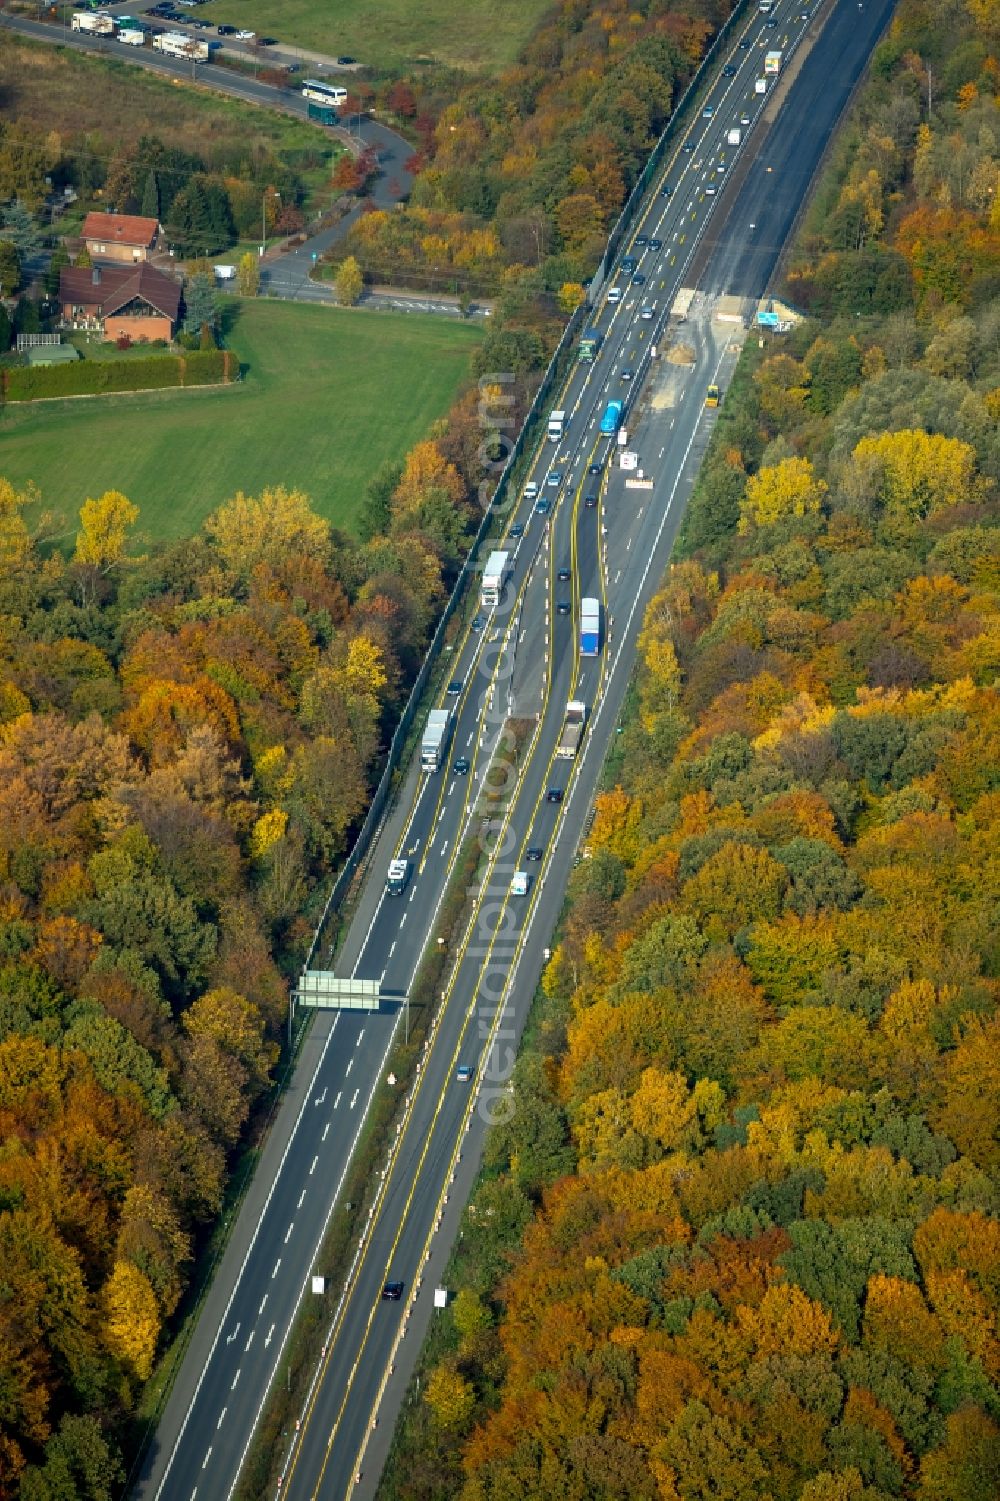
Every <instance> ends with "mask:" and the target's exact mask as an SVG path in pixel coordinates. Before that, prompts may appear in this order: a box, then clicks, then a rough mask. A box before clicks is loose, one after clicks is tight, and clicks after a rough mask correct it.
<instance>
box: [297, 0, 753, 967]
mask: <svg viewBox="0 0 1000 1501" xmlns="http://www.w3.org/2000/svg"><path fill="white" fill-rule="evenodd" d="M754 4H755V0H739V3H738V4H737V5H736V7H735V8H734V9H733V11H732V13H731V14H730V16H729V17H728V19H727V20H726V21H725V23H724V24H723V26H722V27H721V28H720V30H719V32H718V34H717V35H716V37H715V38H714V40H713V42H712V44H711V46H710V47H709V49H708V51H707V52H706V53H705V56H704V58H703V59H702V61H701V63H700V64H699V66H698V69H697V71H696V72H695V75H694V77H693V78H692V79H691V82H690V83H689V84H688V86H687V88H686V89H685V90H684V92H683V94H682V95H681V97H680V99H679V100H678V102H677V105H676V107H675V109H674V111H673V113H672V114H671V116H670V119H669V120H668V121H667V124H666V125H665V126H664V128H663V131H662V133H661V135H660V137H659V139H658V141H657V142H656V145H655V146H654V147H653V149H652V151H651V152H650V154H649V158H648V160H647V162H646V165H645V166H644V167H643V169H642V172H641V173H640V174H639V177H638V179H637V181H636V183H635V186H634V187H633V189H632V191H631V193H630V194H629V196H628V199H627V201H626V203H625V206H624V208H623V209H622V211H621V213H620V214H619V216H618V219H617V221H616V223H615V226H614V228H613V229H612V231H611V233H610V235H609V236H608V244H607V248H606V250H605V252H604V255H603V257H602V258H601V263H600V265H599V267H598V269H597V271H596V272H595V273H594V276H593V278H592V280H591V283H590V288H589V295H588V299H587V302H586V303H582V304H581V305H580V307H578V308H577V309H576V310H575V312H574V313H573V315H572V317H571V318H570V320H569V322H568V323H567V324H566V327H565V328H564V330H563V333H562V337H561V338H560V340H559V343H558V344H557V345H556V348H555V350H554V352H553V355H552V358H551V359H550V360H549V363H548V365H547V366H546V369H545V373H544V374H543V376H542V379H541V382H540V384H539V387H538V390H537V391H536V392H535V398H534V400H533V401H532V403H531V406H530V408H529V409H528V413H527V415H526V417H525V419H524V422H523V423H522V425H521V430H520V432H519V433H518V435H517V437H516V438H515V439H514V442H513V444H512V446H511V449H510V453H509V454H508V455H507V460H506V462H505V464H504V467H503V470H502V472H501V474H500V478H499V479H498V481H497V485H496V489H495V490H494V492H493V495H492V497H491V498H490V501H489V504H488V505H487V506H486V508H485V510H484V513H483V519H482V521H481V522H480V524H479V528H478V530H477V532H476V535H475V537H474V539H473V541H472V545H471V547H470V548H469V552H468V554H467V556H466V559H465V562H464V563H463V564H462V567H461V569H460V570H459V573H458V577H457V578H456V580H455V584H454V587H453V589H452V591H451V594H450V595H449V596H448V600H447V603H446V604H445V607H444V609H443V610H442V612H441V616H440V619H439V620H438V623H437V627H436V629H435V631H434V635H433V636H432V638H431V642H430V645H429V646H428V648H427V652H426V655H425V656H424V660H423V662H422V663H421V666H420V671H419V672H418V673H417V676H416V678H415V679H414V682H413V687H412V688H411V689H410V692H409V696H408V697H407V700H406V703H405V705H404V706H403V711H402V713H401V714H400V716H399V723H398V724H397V725H396V729H395V732H394V734H393V737H392V741H391V742H390V745H389V751H388V754H387V756H386V762H385V767H384V768H383V771H382V775H381V777H380V778H379V782H378V786H377V787H376V788H375V791H374V793H373V794H372V800H371V804H370V806H369V809H368V813H367V815H366V817H365V821H364V823H363V824H362V825H361V828H360V829H359V831H358V834H357V838H356V839H355V841H354V844H353V846H352V849H351V852H350V854H349V855H348V857H347V859H346V860H345V861H344V864H343V867H342V869H341V870H340V873H339V874H338V876H337V879H336V880H335V881H334V883H333V886H332V888H331V890H330V894H329V896H328V897H327V899H326V904H325V905H324V907H323V912H322V915H321V916H320V919H319V921H318V923H317V924H316V930H315V932H314V933H313V938H312V942H311V944H310V945H309V952H308V954H307V955H306V958H305V963H304V964H303V966H302V967H303V969H304V970H305V969H308V968H309V966H310V964H311V963H312V959H313V955H314V954H315V952H316V950H317V948H318V947H319V946H320V944H321V942H322V937H323V932H324V930H325V928H326V925H327V923H328V921H329V919H330V916H331V914H332V913H333V912H334V911H335V910H336V908H337V907H338V906H339V904H340V902H341V901H342V900H343V898H344V896H345V894H346V892H347V890H348V887H349V886H350V883H351V881H352V880H353V878H354V875H355V873H356V871H357V869H358V867H359V866H360V864H361V862H362V860H363V859H364V858H365V855H366V854H367V853H368V848H369V845H370V844H371V841H372V838H373V836H374V834H375V832H376V830H377V829H378V827H379V824H380V823H381V820H382V816H383V814H384V812H385V809H386V805H387V803H388V801H389V797H390V794H391V791H392V783H393V777H394V775H395V773H396V770H397V768H398V766H399V764H400V761H401V759H402V754H403V749H404V747H405V745H406V741H407V738H408V736H409V733H410V730H411V728H412V726H413V723H414V721H415V719H416V718H417V714H418V712H419V709H420V703H421V699H422V698H423V695H424V691H425V689H426V687H427V681H428V678H429V677H430V674H431V671H432V669H433V667H434V665H435V663H436V662H437V659H438V657H439V656H440V654H441V650H442V647H443V645H444V638H445V633H446V630H447V627H448V622H449V621H450V620H451V618H452V616H453V615H454V614H455V611H456V610H457V609H458V607H459V605H460V604H461V601H462V598H463V596H464V594H465V591H466V589H467V588H468V586H469V582H470V580H471V579H472V577H473V576H474V575H475V574H476V573H478V571H479V569H478V566H477V561H476V560H477V558H478V556H479V552H480V549H481V548H482V545H483V542H484V541H485V540H486V538H487V537H488V536H489V534H490V531H491V529H492V527H493V523H494V522H495V520H496V518H497V516H498V515H499V514H500V512H501V511H502V510H503V508H504V503H505V501H506V499H507V491H508V489H509V487H510V484H511V480H512V476H513V471H514V469H515V467H516V465H517V463H518V461H519V460H520V458H521V457H522V455H523V454H524V451H525V449H526V448H527V447H528V446H529V444H530V443H532V442H533V441H534V439H535V435H536V430H537V427H538V425H539V423H540V422H541V420H542V414H543V411H544V409H545V407H547V406H548V404H549V401H550V399H551V395H552V392H553V390H554V389H555V388H556V386H557V385H558V384H559V381H560V379H561V369H562V362H563V360H564V358H565V356H566V354H567V353H568V351H569V347H570V345H571V344H572V343H573V341H574V339H575V338H576V336H577V333H578V332H579V330H580V328H581V325H582V324H583V322H584V321H585V319H586V316H587V313H588V311H589V309H590V308H591V307H592V306H593V303H594V299H595V297H596V295H597V293H598V292H599V291H600V288H601V286H602V284H603V282H604V280H605V279H606V277H607V275H608V272H609V270H610V268H611V266H612V265H613V264H614V261H615V258H616V256H617V254H618V250H619V248H620V246H621V242H622V240H623V239H624V238H625V235H626V234H627V232H628V229H629V226H630V224H631V223H632V220H633V219H634V218H635V215H636V212H637V210H638V207H639V205H640V204H641V203H642V201H643V199H644V198H645V195H646V193H647V191H648V189H649V185H650V182H651V181H652V179H653V177H654V176H655V175H656V172H657V171H658V169H659V167H660V165H661V163H662V160H663V157H664V155H665V154H666V150H667V147H668V146H669V144H670V142H671V141H672V139H673V137H674V136H675V135H676V134H677V132H678V130H679V129H680V128H681V126H682V125H684V124H685V123H686V112H687V109H688V106H689V105H690V103H691V101H692V99H694V97H695V95H696V94H697V93H698V90H699V89H700V88H701V86H702V84H703V83H704V81H705V75H706V72H707V70H708V68H709V67H710V66H711V64H712V62H713V60H714V59H715V57H716V55H717V53H718V50H719V48H720V47H722V46H725V45H726V44H727V43H728V41H729V38H730V35H731V33H732V31H733V30H734V28H735V26H736V24H737V22H738V21H740V20H742V18H743V16H744V14H745V13H746V12H747V11H748V10H751V9H753V7H754ZM515 500H516V497H515Z"/></svg>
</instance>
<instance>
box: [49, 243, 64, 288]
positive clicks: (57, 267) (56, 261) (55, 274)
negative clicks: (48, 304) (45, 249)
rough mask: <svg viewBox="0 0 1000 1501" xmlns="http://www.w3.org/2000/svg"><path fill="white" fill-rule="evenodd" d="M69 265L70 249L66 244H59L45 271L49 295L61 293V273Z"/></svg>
mask: <svg viewBox="0 0 1000 1501" xmlns="http://www.w3.org/2000/svg"><path fill="white" fill-rule="evenodd" d="M68 265H69V251H68V250H67V249H66V246H65V245H57V246H56V248H55V250H54V251H53V252H52V259H51V260H50V261H49V265H48V270H47V271H46V272H45V291H46V295H47V296H49V297H58V295H59V273H60V271H61V270H62V268H63V267H64V266H68Z"/></svg>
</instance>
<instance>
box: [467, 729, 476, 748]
mask: <svg viewBox="0 0 1000 1501" xmlns="http://www.w3.org/2000/svg"><path fill="white" fill-rule="evenodd" d="M475 733H476V732H475V730H473V732H472V734H471V735H470V736H469V738H468V740H467V741H466V742H465V743H466V745H467V746H468V745H471V744H472V741H473V739H474V737H475Z"/></svg>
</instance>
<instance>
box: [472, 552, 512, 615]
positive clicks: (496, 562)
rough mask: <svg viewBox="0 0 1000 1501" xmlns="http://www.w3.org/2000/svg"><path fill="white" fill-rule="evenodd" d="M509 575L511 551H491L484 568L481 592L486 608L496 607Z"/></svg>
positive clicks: (483, 604)
mask: <svg viewBox="0 0 1000 1501" xmlns="http://www.w3.org/2000/svg"><path fill="white" fill-rule="evenodd" d="M509 577H510V553H509V552H491V553H490V555H489V557H488V558H487V559H486V567H485V568H484V569H483V583H482V588H481V590H480V594H479V598H480V600H481V602H482V606H483V609H484V610H495V609H496V607H497V605H498V604H499V603H500V596H501V595H502V594H503V591H504V585H505V584H506V582H507V579H508V578H509Z"/></svg>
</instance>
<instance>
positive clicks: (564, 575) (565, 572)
mask: <svg viewBox="0 0 1000 1501" xmlns="http://www.w3.org/2000/svg"><path fill="white" fill-rule="evenodd" d="M571 577H572V575H571V573H570V571H569V569H568V568H560V570H559V572H558V573H557V574H556V578H557V579H558V580H559V582H560V583H562V584H566V583H568V582H569V580H570V578H571Z"/></svg>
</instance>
